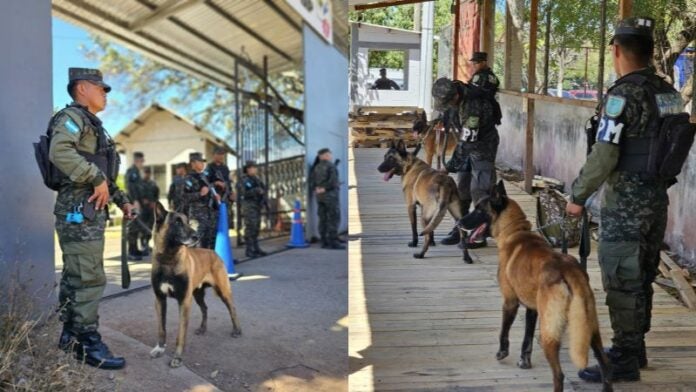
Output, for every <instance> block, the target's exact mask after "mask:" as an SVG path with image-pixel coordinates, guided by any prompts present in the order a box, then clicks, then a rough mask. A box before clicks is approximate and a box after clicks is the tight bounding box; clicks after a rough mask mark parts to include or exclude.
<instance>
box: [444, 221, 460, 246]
mask: <svg viewBox="0 0 696 392" xmlns="http://www.w3.org/2000/svg"><path fill="white" fill-rule="evenodd" d="M459 238H460V237H459V228H458V227H457V226H454V228H453V229H452V231H450V232H449V233H448V234H447V237H445V238H443V239H442V240H440V243H441V244H442V245H455V244H458V243H459Z"/></svg>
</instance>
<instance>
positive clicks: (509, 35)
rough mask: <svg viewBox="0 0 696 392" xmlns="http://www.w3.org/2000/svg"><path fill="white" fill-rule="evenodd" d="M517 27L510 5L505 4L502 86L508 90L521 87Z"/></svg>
mask: <svg viewBox="0 0 696 392" xmlns="http://www.w3.org/2000/svg"><path fill="white" fill-rule="evenodd" d="M517 33H518V29H517V27H516V26H515V24H514V23H513V21H512V16H511V15H510V7H509V6H508V5H507V3H506V5H505V72H504V83H503V84H504V86H505V88H506V89H508V90H515V91H519V90H520V89H521V88H522V58H523V57H524V56H523V54H522V42H520V39H519V34H517Z"/></svg>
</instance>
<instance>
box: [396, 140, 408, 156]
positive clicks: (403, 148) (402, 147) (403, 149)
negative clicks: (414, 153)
mask: <svg viewBox="0 0 696 392" xmlns="http://www.w3.org/2000/svg"><path fill="white" fill-rule="evenodd" d="M396 151H398V152H400V153H403V152H406V143H404V140H403V139H399V141H398V142H397V143H396Z"/></svg>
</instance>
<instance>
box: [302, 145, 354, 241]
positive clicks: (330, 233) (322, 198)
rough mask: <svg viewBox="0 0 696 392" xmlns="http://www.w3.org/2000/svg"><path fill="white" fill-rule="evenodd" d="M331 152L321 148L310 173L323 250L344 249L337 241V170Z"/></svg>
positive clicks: (338, 221)
mask: <svg viewBox="0 0 696 392" xmlns="http://www.w3.org/2000/svg"><path fill="white" fill-rule="evenodd" d="M332 160H333V156H332V154H331V150H329V149H328V148H322V149H321V150H319V152H318V153H317V157H316V159H315V161H314V163H315V164H314V168H313V169H312V173H310V177H311V181H312V186H313V187H314V194H315V195H316V197H317V206H318V210H319V211H318V214H319V233H320V235H321V247H322V248H325V249H345V248H346V247H345V246H343V245H341V243H340V241H339V240H338V224H339V223H340V221H341V210H340V208H339V201H338V190H339V186H340V183H339V181H338V170H336V166H335V165H334V164H333V162H332Z"/></svg>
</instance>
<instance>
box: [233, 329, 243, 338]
mask: <svg viewBox="0 0 696 392" xmlns="http://www.w3.org/2000/svg"><path fill="white" fill-rule="evenodd" d="M240 336H242V329H241V328H236V329H233V330H232V337H233V338H238V337H240Z"/></svg>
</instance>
